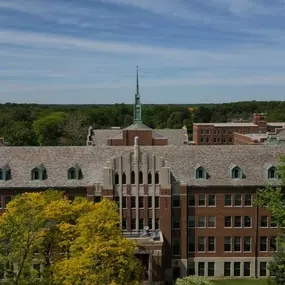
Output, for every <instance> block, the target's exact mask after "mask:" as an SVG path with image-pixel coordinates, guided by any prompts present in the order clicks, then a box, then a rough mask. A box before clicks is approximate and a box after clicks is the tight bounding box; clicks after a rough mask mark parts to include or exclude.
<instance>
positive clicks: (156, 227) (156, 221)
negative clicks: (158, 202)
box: [154, 218, 159, 230]
mask: <svg viewBox="0 0 285 285" xmlns="http://www.w3.org/2000/svg"><path fill="white" fill-rule="evenodd" d="M154 223H155V229H156V230H158V229H159V218H155V221H154Z"/></svg>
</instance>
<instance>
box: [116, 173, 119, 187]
mask: <svg viewBox="0 0 285 285" xmlns="http://www.w3.org/2000/svg"><path fill="white" fill-rule="evenodd" d="M118 184H119V174H118V173H116V174H115V185H118Z"/></svg>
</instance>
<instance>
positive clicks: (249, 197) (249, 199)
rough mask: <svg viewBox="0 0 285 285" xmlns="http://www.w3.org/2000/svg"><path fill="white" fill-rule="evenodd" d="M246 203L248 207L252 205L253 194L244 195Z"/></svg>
mask: <svg viewBox="0 0 285 285" xmlns="http://www.w3.org/2000/svg"><path fill="white" fill-rule="evenodd" d="M244 205H245V206H246V207H250V206H252V196H251V194H245V196H244Z"/></svg>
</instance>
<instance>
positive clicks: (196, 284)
mask: <svg viewBox="0 0 285 285" xmlns="http://www.w3.org/2000/svg"><path fill="white" fill-rule="evenodd" d="M175 285H213V283H212V282H211V281H210V280H209V279H208V278H206V277H203V276H195V275H193V276H186V277H184V278H178V279H177V280H176V283H175Z"/></svg>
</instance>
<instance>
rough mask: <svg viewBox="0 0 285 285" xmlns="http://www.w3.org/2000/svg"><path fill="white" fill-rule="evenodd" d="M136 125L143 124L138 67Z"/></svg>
mask: <svg viewBox="0 0 285 285" xmlns="http://www.w3.org/2000/svg"><path fill="white" fill-rule="evenodd" d="M134 123H142V106H141V101H140V90H139V72H138V67H137V91H136V95H135V104H134Z"/></svg>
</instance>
